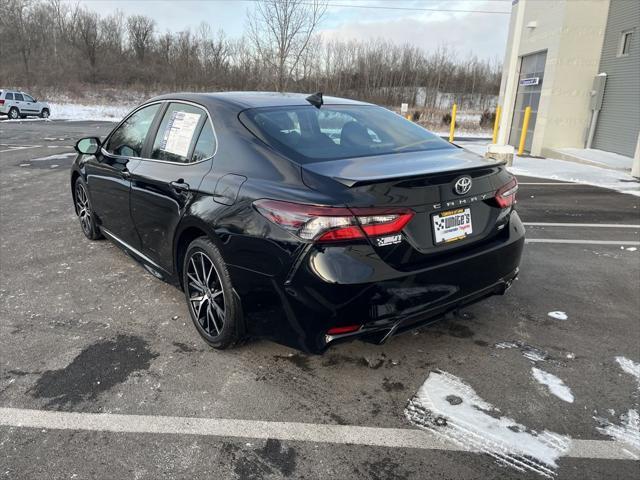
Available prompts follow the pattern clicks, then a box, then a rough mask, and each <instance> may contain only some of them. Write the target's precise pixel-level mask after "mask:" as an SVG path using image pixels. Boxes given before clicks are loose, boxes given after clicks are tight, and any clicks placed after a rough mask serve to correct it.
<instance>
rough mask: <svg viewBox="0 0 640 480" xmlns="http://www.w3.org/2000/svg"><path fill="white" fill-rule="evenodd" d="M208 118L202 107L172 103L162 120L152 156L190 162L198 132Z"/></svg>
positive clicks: (170, 160) (159, 158)
mask: <svg viewBox="0 0 640 480" xmlns="http://www.w3.org/2000/svg"><path fill="white" fill-rule="evenodd" d="M206 120H207V114H206V113H205V111H204V110H202V109H201V108H198V107H196V106H193V105H188V104H185V103H171V104H170V105H169V108H167V111H166V112H165V114H164V116H163V117H162V122H160V127H159V128H158V133H157V134H156V138H155V140H154V142H153V149H152V151H151V158H153V159H156V160H165V161H169V162H179V163H188V162H189V161H190V158H191V152H192V150H193V148H194V143H195V141H196V138H197V136H198V132H200V129H201V128H202V125H203V124H204V122H205V121H206ZM207 123H208V122H207Z"/></svg>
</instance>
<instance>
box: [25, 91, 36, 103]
mask: <svg viewBox="0 0 640 480" xmlns="http://www.w3.org/2000/svg"><path fill="white" fill-rule="evenodd" d="M24 99H25V100H26V101H27V102H34V101H35V100H34V99H33V97H31V96H29V95H27V94H26V93H25V94H24Z"/></svg>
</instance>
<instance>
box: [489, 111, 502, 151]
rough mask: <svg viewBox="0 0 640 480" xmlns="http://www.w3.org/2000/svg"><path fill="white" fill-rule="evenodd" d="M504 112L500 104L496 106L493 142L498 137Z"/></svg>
mask: <svg viewBox="0 0 640 480" xmlns="http://www.w3.org/2000/svg"><path fill="white" fill-rule="evenodd" d="M501 113H502V109H501V108H500V105H498V106H497V107H496V120H495V122H493V137H492V140H491V143H496V140H497V139H498V127H499V126H500V114H501Z"/></svg>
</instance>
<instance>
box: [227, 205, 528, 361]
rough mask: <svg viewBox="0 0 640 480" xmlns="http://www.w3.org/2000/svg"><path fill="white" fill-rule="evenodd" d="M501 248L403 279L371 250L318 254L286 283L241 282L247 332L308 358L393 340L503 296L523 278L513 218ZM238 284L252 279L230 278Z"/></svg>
mask: <svg viewBox="0 0 640 480" xmlns="http://www.w3.org/2000/svg"><path fill="white" fill-rule="evenodd" d="M505 230H506V231H503V232H502V233H501V234H500V235H499V236H498V237H496V239H495V240H493V241H491V242H490V243H487V244H484V245H482V246H481V247H479V248H477V249H475V250H471V251H469V252H468V253H464V254H458V255H457V256H451V257H450V258H447V259H444V260H443V259H442V258H441V259H439V260H438V262H437V263H435V264H433V265H427V266H425V267H424V268H421V269H419V270H414V271H411V272H404V271H400V270H397V269H394V268H392V267H391V266H389V265H388V264H387V263H385V262H384V261H383V260H382V259H381V258H380V257H379V256H378V255H377V254H376V253H375V252H374V251H373V249H372V248H371V247H370V246H369V245H368V244H360V245H349V246H344V247H341V246H332V247H330V248H323V247H317V246H312V247H310V248H309V250H308V251H307V252H306V254H305V255H304V257H303V261H302V262H300V263H299V265H297V266H295V267H294V268H292V270H291V273H289V274H288V276H287V277H286V278H285V279H280V280H277V279H276V278H274V277H266V276H265V277H263V276H261V275H256V274H255V272H254V274H253V276H252V278H251V281H250V282H248V283H247V282H241V284H242V285H241V286H240V292H239V293H240V296H241V298H246V299H247V300H246V301H243V310H244V311H245V316H246V317H247V329H248V331H249V332H250V333H253V334H255V335H257V336H261V337H268V338H271V339H273V340H275V341H278V342H280V343H284V344H286V345H290V346H293V347H295V348H299V349H302V350H305V351H308V352H313V353H320V352H323V351H324V350H326V348H328V346H330V345H332V344H334V343H337V342H342V341H346V340H350V339H353V338H358V337H365V338H367V339H370V340H371V339H372V340H374V341H378V342H379V341H384V340H386V339H387V338H388V337H389V336H390V335H393V334H395V333H398V332H401V331H404V330H407V329H411V328H415V327H417V326H420V325H424V324H426V323H429V322H431V321H433V320H435V319H436V318H437V317H439V316H441V315H443V314H444V313H446V312H447V311H450V310H453V309H456V308H460V307H461V306H464V305H469V304H471V303H474V302H477V301H479V300H481V299H483V298H486V297H487V296H491V295H494V294H501V293H504V292H505V291H506V289H507V288H508V287H509V286H510V284H511V282H512V281H513V279H514V278H515V277H516V276H517V273H518V266H519V264H520V258H521V255H522V249H523V246H524V227H523V225H522V223H521V221H520V218H519V217H518V215H517V213H515V212H513V213H512V215H511V219H510V221H509V224H508V225H507V226H506V227H505ZM231 274H232V278H233V277H235V278H233V280H234V284H235V285H238V282H237V281H236V279H238V280H240V279H241V278H243V279H245V280H246V278H247V275H246V272H237V271H236V272H234V271H233V269H232V271H231ZM354 324H359V325H361V327H360V329H359V330H358V331H357V332H354V333H350V334H343V335H338V336H329V335H327V334H326V332H327V330H328V329H329V328H331V327H336V326H345V325H354Z"/></svg>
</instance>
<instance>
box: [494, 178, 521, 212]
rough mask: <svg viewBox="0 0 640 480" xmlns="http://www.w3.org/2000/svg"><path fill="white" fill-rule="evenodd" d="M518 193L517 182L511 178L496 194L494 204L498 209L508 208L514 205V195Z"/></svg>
mask: <svg viewBox="0 0 640 480" xmlns="http://www.w3.org/2000/svg"><path fill="white" fill-rule="evenodd" d="M517 191H518V180H516V178H515V177H513V178H512V179H511V180H510V181H509V183H507V184H505V185H503V186H502V187H500V188H499V189H498V191H497V192H496V196H495V197H494V198H495V199H496V202H497V203H498V206H499V207H500V208H508V207H510V206H512V205H514V204H515V203H516V193H517Z"/></svg>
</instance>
